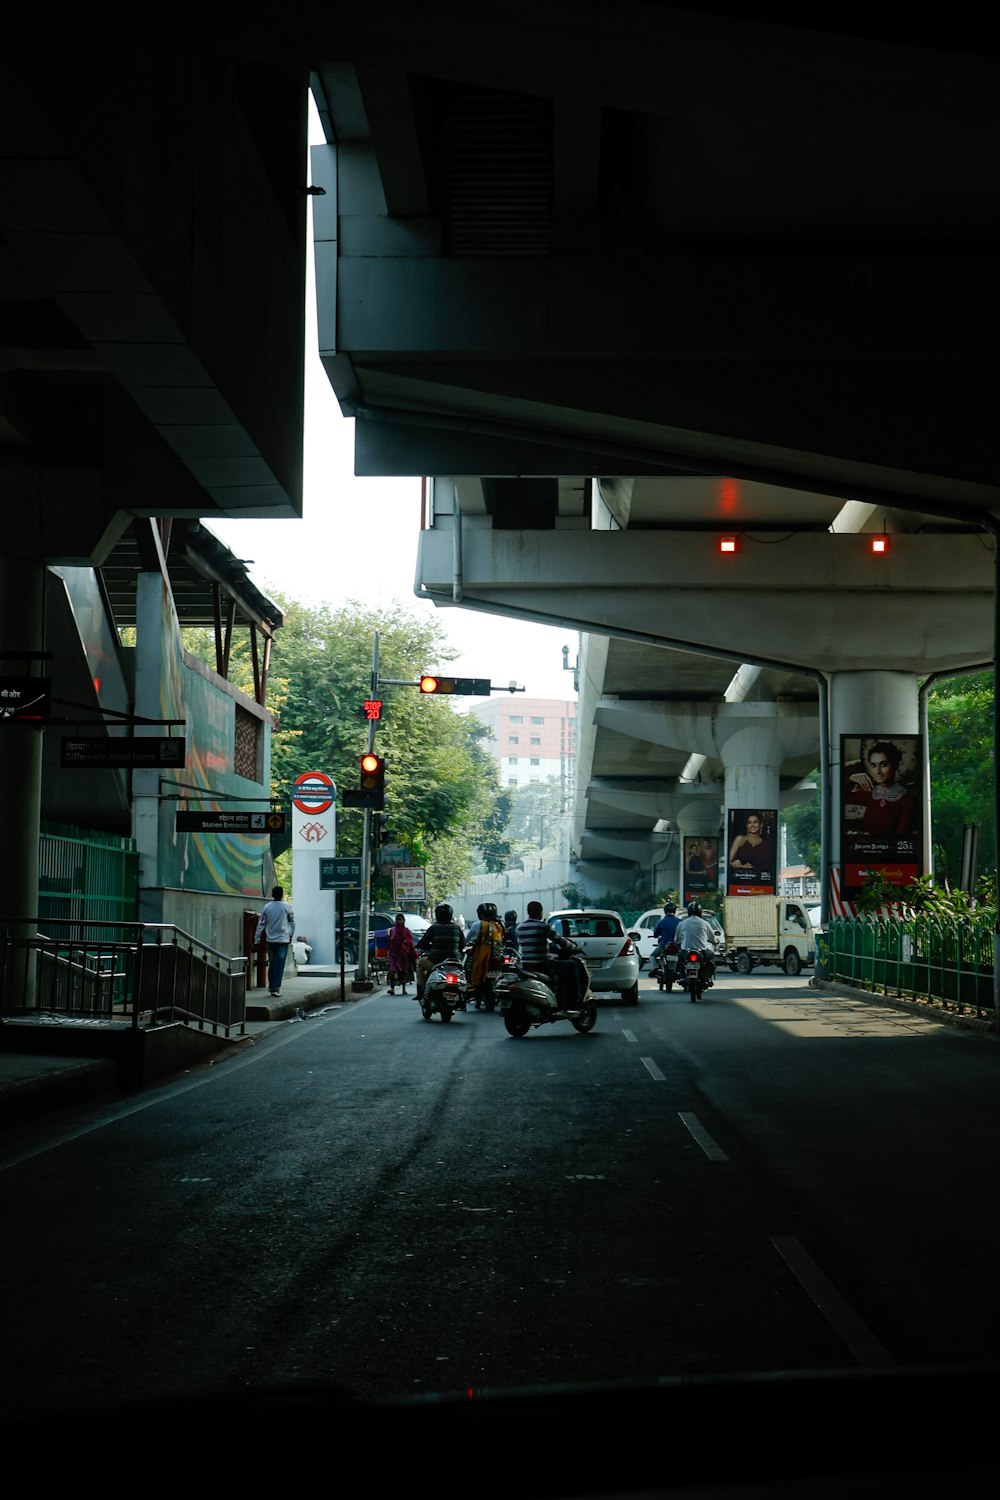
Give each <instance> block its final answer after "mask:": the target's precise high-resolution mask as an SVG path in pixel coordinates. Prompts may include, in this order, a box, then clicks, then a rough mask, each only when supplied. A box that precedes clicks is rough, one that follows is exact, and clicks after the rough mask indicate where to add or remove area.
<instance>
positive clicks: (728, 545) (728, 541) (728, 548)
mask: <svg viewBox="0 0 1000 1500" xmlns="http://www.w3.org/2000/svg"><path fill="white" fill-rule="evenodd" d="M719 551H720V552H722V553H728V552H738V551H739V548H738V547H737V545H736V538H735V537H734V536H720V537H719Z"/></svg>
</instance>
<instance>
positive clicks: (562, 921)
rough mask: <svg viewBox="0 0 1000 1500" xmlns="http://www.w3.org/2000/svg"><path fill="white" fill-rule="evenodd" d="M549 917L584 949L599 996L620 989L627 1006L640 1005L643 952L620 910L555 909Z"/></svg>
mask: <svg viewBox="0 0 1000 1500" xmlns="http://www.w3.org/2000/svg"><path fill="white" fill-rule="evenodd" d="M548 920H549V922H550V923H551V924H552V926H553V927H554V928H555V929H556V931H557V932H559V933H562V935H563V937H567V938H570V939H571V940H572V941H573V942H574V943H579V945H580V947H581V948H582V949H583V954H584V957H585V959H586V961H587V969H588V972H589V974H590V988H591V989H592V990H593V992H594V994H595V995H600V994H606V993H607V992H608V991H610V990H617V991H618V993H619V994H620V995H621V997H622V1004H623V1005H638V1003H639V967H640V966H639V954H638V951H637V949H636V946H635V943H634V941H633V937H632V935H631V934H630V933H629V932H627V931H626V929H625V923H624V922H623V921H622V919H621V917H620V916H619V914H618V913H617V912H616V911H590V910H581V911H554V912H550V913H549V918H548Z"/></svg>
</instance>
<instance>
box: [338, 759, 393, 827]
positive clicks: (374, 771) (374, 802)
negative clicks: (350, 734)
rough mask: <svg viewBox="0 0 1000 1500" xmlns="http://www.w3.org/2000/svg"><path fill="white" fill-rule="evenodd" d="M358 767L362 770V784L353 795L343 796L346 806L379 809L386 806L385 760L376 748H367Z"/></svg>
mask: <svg viewBox="0 0 1000 1500" xmlns="http://www.w3.org/2000/svg"><path fill="white" fill-rule="evenodd" d="M358 768H359V770H360V772H361V777H360V786H359V788H358V791H357V793H356V797H357V800H356V801H355V798H354V797H353V796H347V795H345V797H344V798H343V803H344V806H345V807H370V808H372V810H373V811H376V812H377V811H378V810H379V809H380V808H383V807H384V806H385V761H384V760H383V759H382V757H381V755H376V754H375V752H374V750H366V751H365V753H364V755H362V757H361V759H360V761H359V763H358Z"/></svg>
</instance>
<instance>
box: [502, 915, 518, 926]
mask: <svg viewBox="0 0 1000 1500" xmlns="http://www.w3.org/2000/svg"><path fill="white" fill-rule="evenodd" d="M503 925H504V926H505V927H516V926H517V912H516V911H505V912H504V914H503Z"/></svg>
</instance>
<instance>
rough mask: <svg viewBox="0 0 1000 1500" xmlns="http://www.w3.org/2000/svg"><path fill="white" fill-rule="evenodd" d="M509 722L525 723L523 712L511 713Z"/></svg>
mask: <svg viewBox="0 0 1000 1500" xmlns="http://www.w3.org/2000/svg"><path fill="white" fill-rule="evenodd" d="M509 722H510V723H511V724H523V723H524V715H523V714H511V716H510V721H509Z"/></svg>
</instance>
